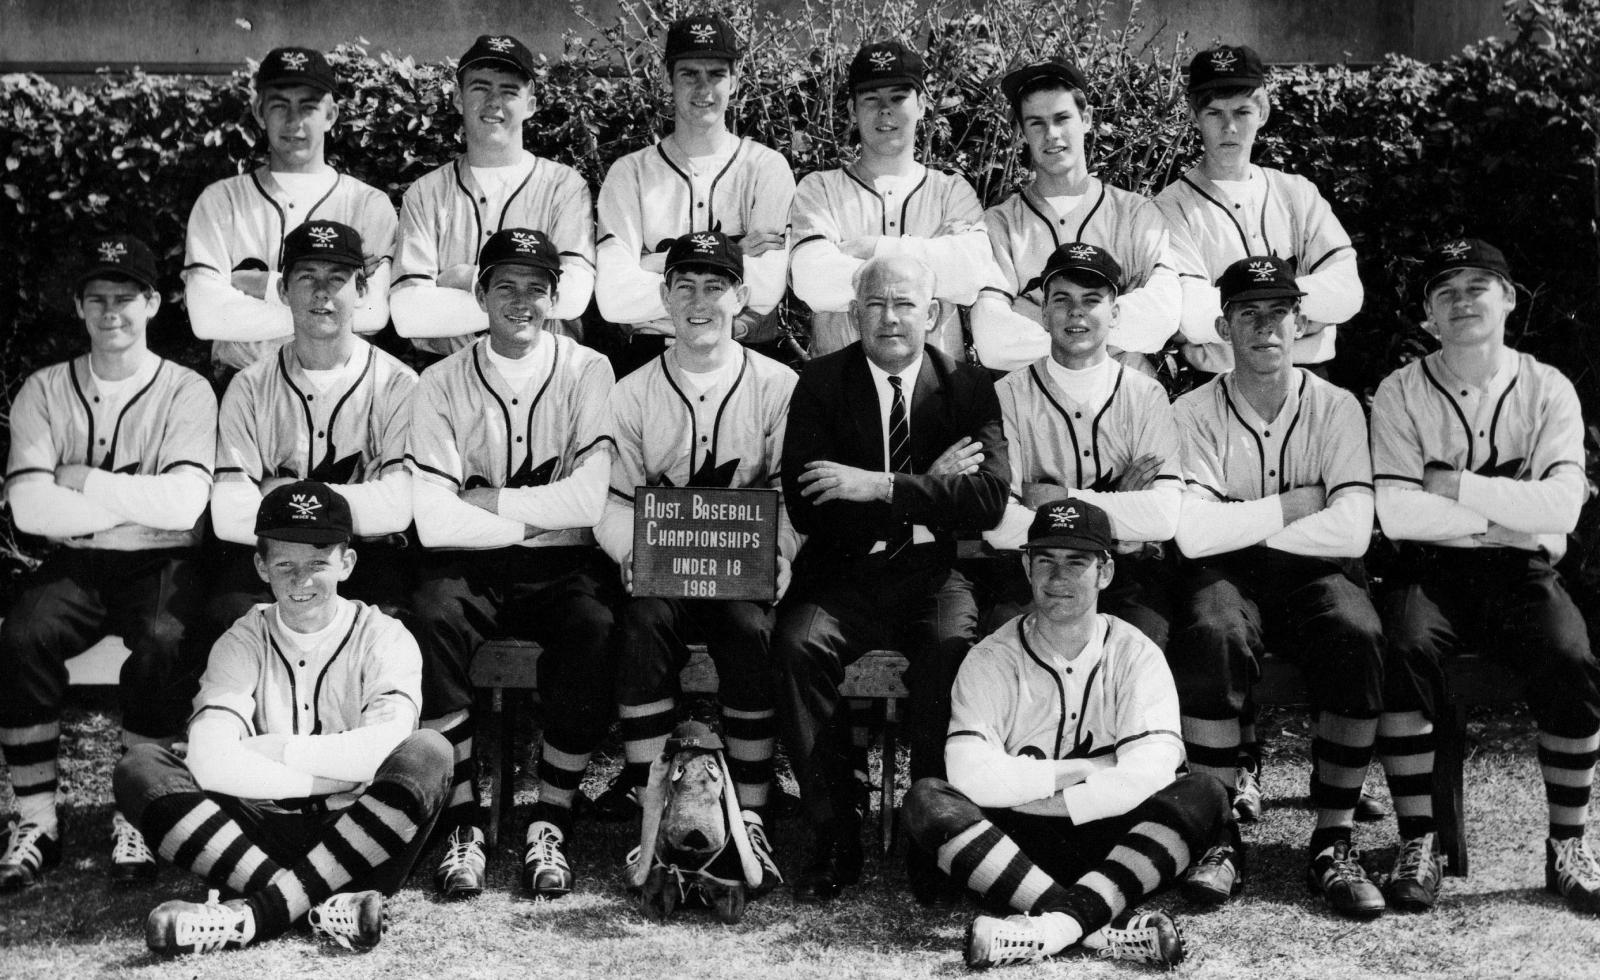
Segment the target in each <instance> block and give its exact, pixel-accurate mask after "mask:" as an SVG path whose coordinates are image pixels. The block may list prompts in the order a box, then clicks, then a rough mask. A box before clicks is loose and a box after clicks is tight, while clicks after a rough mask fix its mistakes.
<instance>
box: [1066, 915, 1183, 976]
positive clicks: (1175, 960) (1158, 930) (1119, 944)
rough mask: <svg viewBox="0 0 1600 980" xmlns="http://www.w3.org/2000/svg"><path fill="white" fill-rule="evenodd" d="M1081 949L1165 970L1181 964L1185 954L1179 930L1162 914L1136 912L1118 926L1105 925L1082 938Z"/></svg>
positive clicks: (1108, 958) (1181, 934)
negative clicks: (1160, 967) (1161, 967)
mask: <svg viewBox="0 0 1600 980" xmlns="http://www.w3.org/2000/svg"><path fill="white" fill-rule="evenodd" d="M1083 947H1084V948H1085V949H1089V950H1093V951H1094V953H1095V955H1097V956H1099V957H1100V958H1101V959H1107V960H1129V961H1131V962H1134V963H1150V964H1153V965H1155V966H1165V967H1172V966H1176V965H1178V964H1179V963H1181V962H1183V958H1184V956H1185V955H1186V954H1187V953H1188V948H1187V947H1186V946H1185V945H1184V942H1183V930H1182V929H1179V928H1178V924H1177V923H1176V922H1174V921H1173V920H1172V916H1170V915H1168V914H1167V913H1165V912H1140V913H1138V914H1137V915H1134V916H1132V917H1129V918H1126V919H1125V920H1124V921H1123V924H1122V925H1120V926H1116V925H1110V926H1105V927H1104V928H1102V929H1098V930H1096V931H1094V932H1092V933H1090V934H1089V935H1087V936H1085V937H1083Z"/></svg>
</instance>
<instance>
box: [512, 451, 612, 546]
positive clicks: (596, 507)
mask: <svg viewBox="0 0 1600 980" xmlns="http://www.w3.org/2000/svg"><path fill="white" fill-rule="evenodd" d="M610 484H611V456H610V454H609V453H605V452H593V453H590V454H589V455H588V456H587V457H586V458H585V459H584V461H583V462H582V463H580V464H579V465H578V468H577V470H575V471H574V472H573V473H572V475H571V476H568V477H565V478H563V479H560V480H557V481H556V482H554V483H550V484H546V485H545V486H542V487H518V488H515V489H503V490H501V491H500V500H499V502H498V507H499V510H500V515H501V516H502V517H509V518H511V519H512V520H515V521H518V522H519V523H522V524H529V525H532V526H533V527H540V528H545V529H546V530H552V531H554V530H562V529H565V528H574V527H594V526H595V524H597V523H599V521H600V517H601V515H602V514H604V513H605V504H606V491H607V489H608V488H609V487H610Z"/></svg>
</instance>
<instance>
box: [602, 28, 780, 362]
mask: <svg viewBox="0 0 1600 980" xmlns="http://www.w3.org/2000/svg"><path fill="white" fill-rule="evenodd" d="M739 54H740V51H739V41H738V38H737V37H736V36H735V35H734V32H733V28H732V27H731V26H729V24H728V22H727V21H725V20H723V19H722V18H721V17H718V16H716V15H714V14H712V15H704V16H693V17H684V18H681V19H679V20H677V21H674V22H673V24H672V26H671V27H670V28H668V30H667V44H666V54H665V61H666V69H667V88H668V91H669V93H670V95H671V97H672V113H673V115H672V132H671V133H670V134H668V135H667V136H666V137H665V138H663V139H662V140H660V141H659V142H657V143H656V144H654V145H653V146H647V147H645V148H644V149H642V150H636V151H635V152H633V153H630V154H628V155H627V156H625V157H623V158H622V159H620V160H618V161H617V162H616V163H614V164H612V166H611V169H610V171H608V172H607V173H606V179H605V183H604V184H602V185H601V187H600V205H599V241H598V243H597V244H596V246H595V259H596V262H597V264H598V270H597V273H596V282H595V298H596V300H598V301H599V304H600V315H601V316H603V317H605V318H606V319H607V320H609V321H611V322H612V323H618V324H621V325H623V327H624V328H625V329H626V330H627V331H628V332H629V344H628V350H627V351H626V352H625V353H624V354H623V355H622V356H621V357H620V358H618V360H617V365H616V366H617V375H618V377H621V376H623V375H626V374H629V373H631V372H632V371H633V370H635V369H637V368H638V367H640V366H641V365H644V364H647V363H649V362H650V360H651V359H652V358H654V357H655V356H656V355H657V354H659V353H661V351H662V350H663V349H665V348H666V346H667V339H668V338H670V337H671V336H672V335H673V329H674V328H673V320H672V317H671V316H670V315H669V314H668V312H667V309H666V307H665V305H664V304H663V302H662V296H663V295H664V292H663V290H662V286H663V284H664V282H663V271H664V263H665V262H666V251H667V248H668V247H669V246H670V245H671V244H672V242H674V241H676V240H677V239H678V238H680V237H681V236H683V235H688V234H690V233H693V232H704V231H716V232H721V233H722V234H724V235H726V236H728V237H729V238H730V239H732V240H734V241H735V242H736V243H737V244H738V246H739V249H740V251H741V252H742V253H743V258H744V260H745V279H744V283H743V287H744V289H745V291H746V292H748V293H749V300H748V303H747V305H746V306H745V307H744V308H743V309H741V310H738V311H736V312H737V314H738V315H737V316H736V317H735V318H734V322H733V335H734V339H735V340H754V339H759V338H761V337H763V336H764V335H765V334H766V333H767V332H768V330H767V327H766V321H767V319H768V317H769V316H770V315H771V314H772V311H773V309H774V308H776V307H777V305H778V302H779V301H780V300H782V299H783V290H784V282H785V277H786V275H787V274H788V270H789V234H788V233H789V205H790V203H791V202H792V201H793V200H794V174H793V173H792V172H791V171H790V170H789V163H788V161H786V160H785V159H784V158H783V156H782V155H781V154H779V153H777V152H776V151H774V150H772V149H770V148H768V147H765V146H762V145H761V144H760V143H757V142H755V141H753V140H749V139H745V138H742V137H739V136H736V135H735V134H733V133H731V132H729V131H728V103H729V101H730V100H731V99H732V98H733V97H734V96H735V95H737V94H738V91H739V79H738V59H739Z"/></svg>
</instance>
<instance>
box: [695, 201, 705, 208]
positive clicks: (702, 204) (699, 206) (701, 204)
mask: <svg viewBox="0 0 1600 980" xmlns="http://www.w3.org/2000/svg"><path fill="white" fill-rule="evenodd" d="M705 206H706V202H704V201H701V202H700V203H698V204H696V205H695V207H697V208H703V207H705Z"/></svg>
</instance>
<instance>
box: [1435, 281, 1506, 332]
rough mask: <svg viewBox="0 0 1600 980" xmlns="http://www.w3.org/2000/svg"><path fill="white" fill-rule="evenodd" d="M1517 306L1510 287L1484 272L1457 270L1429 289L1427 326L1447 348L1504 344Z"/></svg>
mask: <svg viewBox="0 0 1600 980" xmlns="http://www.w3.org/2000/svg"><path fill="white" fill-rule="evenodd" d="M1516 306H1517V294H1516V292H1515V291H1514V290H1513V289H1512V288H1511V284H1510V283H1508V282H1506V281H1505V280H1504V279H1502V278H1501V277H1500V276H1499V275H1497V274H1495V273H1493V272H1490V271H1488V270H1487V269H1456V270H1455V271H1453V272H1450V273H1447V274H1445V275H1442V276H1440V277H1439V278H1438V279H1436V280H1434V282H1433V283H1431V284H1430V285H1429V286H1428V300H1427V314H1428V324H1429V326H1431V327H1432V328H1433V330H1434V332H1435V333H1436V334H1438V337H1439V341H1440V342H1441V343H1443V344H1444V345H1445V346H1446V347H1453V346H1469V345H1476V344H1482V343H1486V342H1495V341H1498V342H1502V343H1503V342H1504V341H1505V336H1506V318H1507V317H1509V316H1510V315H1511V311H1512V310H1514V309H1516Z"/></svg>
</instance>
